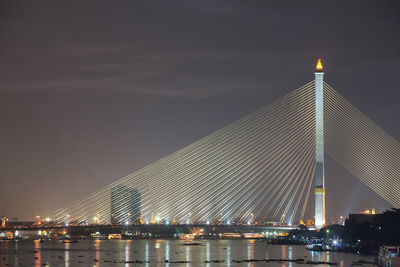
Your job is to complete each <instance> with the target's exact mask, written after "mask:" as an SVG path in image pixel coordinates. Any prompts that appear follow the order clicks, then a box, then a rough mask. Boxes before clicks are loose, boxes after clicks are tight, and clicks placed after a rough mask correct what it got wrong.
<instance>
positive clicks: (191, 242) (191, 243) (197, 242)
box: [183, 240, 201, 246]
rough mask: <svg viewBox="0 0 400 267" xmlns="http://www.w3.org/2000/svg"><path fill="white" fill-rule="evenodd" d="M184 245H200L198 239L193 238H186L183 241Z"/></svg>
mask: <svg viewBox="0 0 400 267" xmlns="http://www.w3.org/2000/svg"><path fill="white" fill-rule="evenodd" d="M183 245H185V246H198V245H201V242H200V241H193V240H188V241H186V242H185V243H183Z"/></svg>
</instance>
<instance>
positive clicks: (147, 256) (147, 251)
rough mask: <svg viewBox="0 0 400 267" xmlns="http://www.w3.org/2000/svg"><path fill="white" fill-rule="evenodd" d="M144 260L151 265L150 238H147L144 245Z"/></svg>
mask: <svg viewBox="0 0 400 267" xmlns="http://www.w3.org/2000/svg"><path fill="white" fill-rule="evenodd" d="M144 253H145V254H144V260H145V262H146V266H149V240H146V245H145V247H144Z"/></svg>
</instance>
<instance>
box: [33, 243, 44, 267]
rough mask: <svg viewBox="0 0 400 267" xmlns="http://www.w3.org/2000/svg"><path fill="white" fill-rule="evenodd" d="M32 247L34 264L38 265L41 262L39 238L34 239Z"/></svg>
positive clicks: (37, 266)
mask: <svg viewBox="0 0 400 267" xmlns="http://www.w3.org/2000/svg"><path fill="white" fill-rule="evenodd" d="M33 247H34V248H35V266H36V267H39V266H40V265H41V264H42V252H41V251H40V240H34V241H33Z"/></svg>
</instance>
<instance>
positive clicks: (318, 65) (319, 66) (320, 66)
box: [316, 58, 324, 71]
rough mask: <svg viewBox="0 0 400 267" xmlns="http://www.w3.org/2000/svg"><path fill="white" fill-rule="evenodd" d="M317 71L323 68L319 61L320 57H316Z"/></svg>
mask: <svg viewBox="0 0 400 267" xmlns="http://www.w3.org/2000/svg"><path fill="white" fill-rule="evenodd" d="M316 69H317V71H322V70H323V69H324V67H322V63H321V59H320V58H319V59H318V63H317V67H316Z"/></svg>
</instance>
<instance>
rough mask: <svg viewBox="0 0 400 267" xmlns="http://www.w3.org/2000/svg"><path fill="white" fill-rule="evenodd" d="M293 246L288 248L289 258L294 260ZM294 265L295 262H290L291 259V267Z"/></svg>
mask: <svg viewBox="0 0 400 267" xmlns="http://www.w3.org/2000/svg"><path fill="white" fill-rule="evenodd" d="M292 250H293V249H292V247H289V249H288V258H289V260H292V259H293V252H292ZM292 266H293V263H292V262H290V261H289V267H292Z"/></svg>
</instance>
